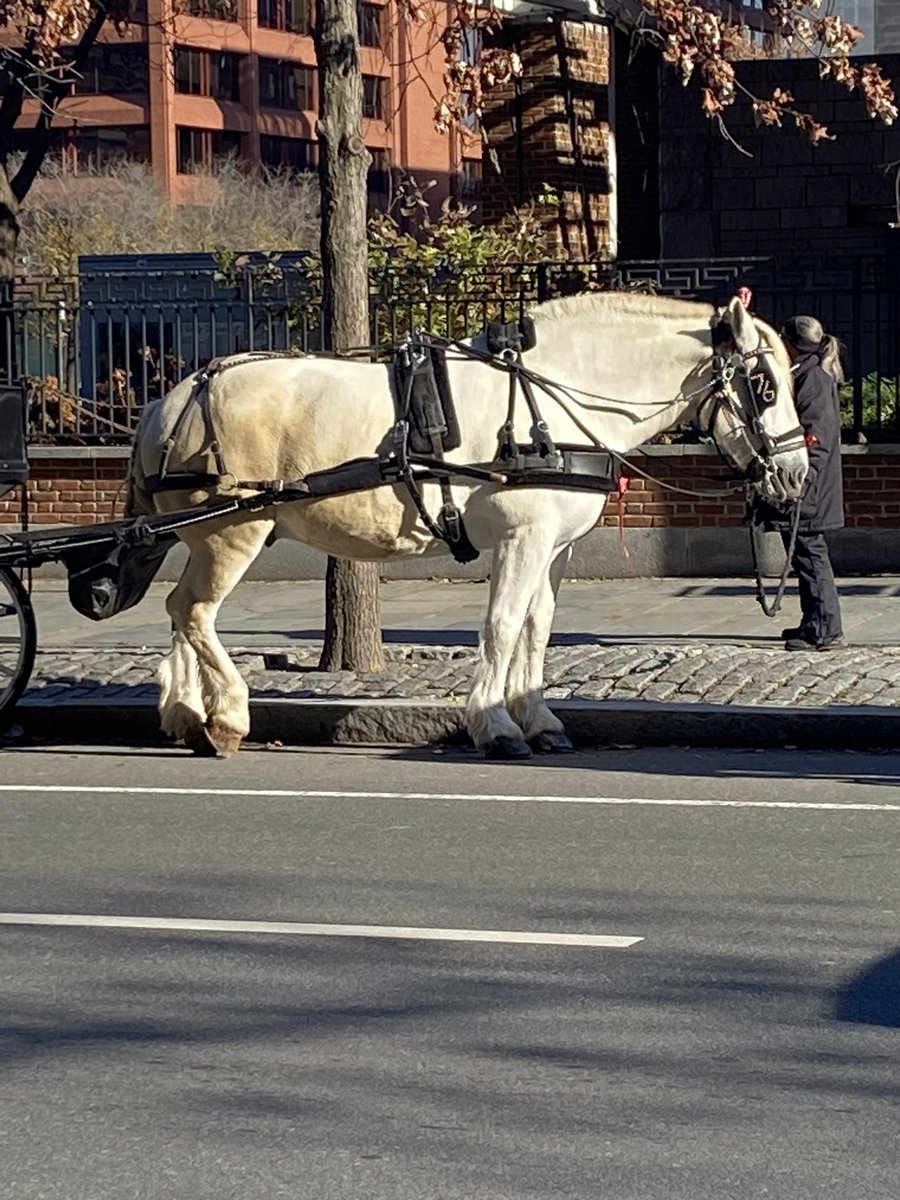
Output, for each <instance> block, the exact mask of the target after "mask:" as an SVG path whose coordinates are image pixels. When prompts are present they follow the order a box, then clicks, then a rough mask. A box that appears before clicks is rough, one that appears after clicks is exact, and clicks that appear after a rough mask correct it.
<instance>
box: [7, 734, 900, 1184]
mask: <svg viewBox="0 0 900 1200" xmlns="http://www.w3.org/2000/svg"><path fill="white" fill-rule="evenodd" d="M898 783H900V759H898V758H897V757H896V756H894V755H884V756H876V755H872V756H868V755H861V754H860V755H853V754H840V755H838V754H834V755H829V754H812V753H810V754H800V753H789V752H780V753H752V752H751V753H726V752H722V753H714V752H688V751H640V752H638V751H631V752H629V751H619V752H612V753H605V754H597V755H580V756H577V757H575V758H571V759H567V760H546V761H545V762H541V761H540V760H538V761H536V762H532V763H529V764H526V765H523V766H515V765H503V764H489V763H486V762H484V761H482V760H481V759H479V758H477V757H475V756H474V755H468V754H461V753H460V754H446V753H445V754H431V753H424V752H415V753H414V752H408V753H404V752H391V753H384V754H379V753H373V752H333V751H332V752H326V751H320V750H317V751H305V752H304V751H283V750H270V751H262V750H259V751H256V752H247V753H242V754H241V755H240V756H238V758H237V759H235V760H232V761H230V762H227V763H209V762H201V761H196V760H192V759H189V758H187V757H185V756H184V755H183V754H181V753H178V752H175V751H172V752H166V751H162V752H159V751H157V752H151V753H147V752H142V753H137V752H135V753H133V754H129V753H123V752H121V751H118V750H109V751H104V750H97V749H92V750H85V751H83V752H72V751H71V750H70V749H68V748H66V749H59V750H54V749H53V748H48V747H44V748H29V749H24V748H23V749H21V750H7V751H5V752H4V753H3V754H2V757H0V829H2V837H0V868H2V870H0V909H2V910H3V914H4V915H2V916H0V939H2V943H0V944H2V955H0V966H2V982H0V996H2V1008H0V1014H2V1015H0V1145H2V1147H3V1151H2V1154H0V1197H2V1200H13V1198H14V1200H280V1198H282V1197H285V1198H290V1200H301V1198H302V1200H414V1198H415V1200H462V1198H465V1200H550V1198H551V1197H552V1198H554V1200H555V1198H569V1197H573V1198H575V1197H577V1198H578V1200H598V1198H600V1197H602V1198H603V1200H680V1198H684V1200H726V1198H732V1197H733V1198H734V1200H749V1198H754V1197H767V1198H775V1200H822V1198H823V1197H828V1200H868V1198H870V1197H871V1198H872V1200H876V1198H877V1200H887V1198H890V1197H896V1196H898V1195H900V1176H898V1171H897V1166H896V1158H897V1154H896V1136H897V1128H898V1116H897V1114H898V1099H900V1076H898V1057H900V927H898V911H900V881H898V871H897V856H898V849H900V790H898ZM279 793H280V794H279ZM23 914H41V915H40V916H39V917H36V918H35V917H32V919H33V920H37V921H39V922H40V923H39V924H35V925H27V924H24V923H23V922H24V921H25V920H26V917H25V916H24V915H23ZM87 917H90V918H93V920H94V924H93V925H90V924H88V922H87V921H86V920H85V918H87ZM129 917H130V918H132V919H139V921H138V923H139V924H140V925H142V926H143V927H141V928H135V927H132V926H128V925H127V924H126V925H122V924H116V920H117V919H121V918H129ZM63 919H68V920H69V921H71V922H74V924H61V923H60V922H61V921H62V920H63ZM248 921H249V922H259V923H261V924H259V925H256V926H253V927H251V930H250V931H247V930H246V926H244V927H241V926H238V927H237V928H235V925H236V923H238V922H248ZM176 922H182V924H181V925H177V926H176V924H175V923H176ZM213 922H221V924H212V923H213ZM275 923H278V924H277V926H276V927H273V925H275ZM359 925H364V926H367V927H370V928H369V929H368V931H367V932H366V935H365V936H360V935H359V930H358V929H356V928H355V927H356V926H359ZM310 926H313V928H310ZM323 926H324V927H325V928H322V927H323ZM373 927H374V928H373ZM448 931H449V932H448ZM453 931H456V932H453ZM460 931H462V932H460ZM472 931H479V932H478V933H476V934H473V933H472ZM511 933H517V934H519V935H527V936H528V937H543V938H544V939H545V940H546V941H547V942H549V944H531V943H530V942H529V941H527V940H525V941H521V940H520V941H516V940H513V939H512V938H511V937H510V936H509V935H510V934H511ZM570 935H582V938H581V940H580V941H579V939H578V938H571V937H570ZM464 936H468V937H479V938H482V939H487V940H478V941H465V940H459V939H460V938H462V937H464ZM566 937H569V939H570V940H569V941H568V942H566V940H565V939H566ZM608 937H612V938H621V939H623V943H622V944H618V945H617V944H613V945H604V944H592V943H591V939H597V940H599V941H600V942H601V943H602V940H603V939H604V938H608ZM635 938H639V939H641V940H639V941H633V942H631V944H625V943H629V942H630V939H635Z"/></svg>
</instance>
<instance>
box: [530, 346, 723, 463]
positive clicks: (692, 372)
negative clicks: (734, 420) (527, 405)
mask: <svg viewBox="0 0 900 1200" xmlns="http://www.w3.org/2000/svg"><path fill="white" fill-rule="evenodd" d="M561 324H562V323H561ZM554 332H555V331H554V328H553V326H552V325H551V326H549V327H547V328H542V327H539V342H538V346H537V347H536V348H535V349H534V351H532V353H531V354H529V356H528V360H529V365H530V366H532V367H533V369H534V370H535V371H537V372H538V373H539V374H542V375H544V376H545V377H546V378H547V379H550V380H553V381H554V382H556V383H559V384H561V385H562V388H563V389H564V390H563V394H562V398H561V403H562V404H563V406H564V407H565V408H567V409H568V410H569V411H570V412H571V413H572V414H574V416H575V417H576V418H577V420H578V421H579V422H580V423H581V424H582V425H583V426H584V428H585V429H586V430H588V431H589V433H590V434H591V435H592V436H593V437H594V438H596V440H597V441H599V442H601V443H602V444H603V445H605V446H609V447H610V448H611V449H614V450H619V451H622V452H627V451H628V450H633V449H634V447H635V446H639V445H640V444H641V443H642V442H645V441H648V440H649V439H650V438H652V437H655V436H656V435H657V434H659V433H662V432H664V431H665V430H667V429H672V428H673V427H675V426H677V425H680V424H682V423H684V422H686V421H689V420H690V419H691V418H692V417H693V416H694V414H695V412H696V409H697V406H698V404H699V403H700V400H701V397H702V394H703V391H704V388H703V383H704V381H705V379H706V376H707V375H708V365H707V364H708V362H709V357H710V354H711V351H710V350H708V349H707V348H706V347H705V346H704V344H703V339H702V336H698V337H694V336H689V337H678V336H677V335H678V334H679V332H681V331H680V330H678V329H671V330H668V329H666V328H662V329H660V330H658V334H656V335H654V336H653V337H652V338H650V339H648V338H647V337H637V336H633V335H630V331H629V330H628V329H627V328H625V327H622V328H618V329H617V328H612V329H610V330H590V331H585V330H578V329H576V330H574V331H565V330H563V329H562V328H561V329H560V330H559V335H558V336H556V337H554ZM707 336H708V335H707ZM551 428H552V422H551Z"/></svg>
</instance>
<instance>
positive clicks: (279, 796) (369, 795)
mask: <svg viewBox="0 0 900 1200" xmlns="http://www.w3.org/2000/svg"><path fill="white" fill-rule="evenodd" d="M0 792H40V793H42V794H44V795H48V796H49V795H67V796H68V795H76V794H81V795H99V796H218V797H225V798H228V797H234V798H235V799H237V798H241V797H246V796H249V797H251V798H254V799H263V800H265V799H273V800H425V801H428V800H431V801H437V802H439V803H440V802H445V803H446V802H457V801H469V802H472V803H477V804H500V803H504V804H506V803H512V804H621V805H628V804H632V805H650V806H655V807H662V808H782V809H791V808H797V809H813V810H816V811H821V812H845V811H846V812H900V804H868V803H866V802H864V801H849V800H848V801H847V802H846V803H844V804H842V803H840V802H837V801H833V802H832V801H825V800H677V799H665V800H663V799H658V798H655V797H649V796H517V795H511V796H502V795H491V794H489V793H487V792H344V791H324V790H304V791H299V790H298V791H294V790H289V789H284V790H282V789H262V788H179V787H92V786H91V787H82V786H76V787H68V786H66V785H63V784H48V785H46V786H44V785H43V784H39V783H0Z"/></svg>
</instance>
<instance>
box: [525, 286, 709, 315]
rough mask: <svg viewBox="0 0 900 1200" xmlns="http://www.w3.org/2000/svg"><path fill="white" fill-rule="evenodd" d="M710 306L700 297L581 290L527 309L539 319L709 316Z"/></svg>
mask: <svg viewBox="0 0 900 1200" xmlns="http://www.w3.org/2000/svg"><path fill="white" fill-rule="evenodd" d="M712 312H713V306H712V305H711V304H706V303H704V302H703V301H700V300H681V299H679V298H678V297H676V296H655V295H651V294H649V293H646V292H582V293H580V294H579V295H577V296H564V297H562V299H559V300H546V301H545V302H544V303H543V304H538V305H537V306H536V307H535V308H533V309H531V310H530V313H531V316H533V317H535V318H536V319H537V320H539V321H558V320H560V319H561V318H563V317H589V316H590V317H599V316H601V315H602V316H603V318H604V319H605V320H608V319H610V318H615V317H617V316H622V317H633V316H641V317H674V316H682V317H710V316H711V315H712Z"/></svg>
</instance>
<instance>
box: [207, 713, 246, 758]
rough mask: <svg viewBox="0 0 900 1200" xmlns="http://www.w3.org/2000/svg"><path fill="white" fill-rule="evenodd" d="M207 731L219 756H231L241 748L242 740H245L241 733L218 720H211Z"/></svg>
mask: <svg viewBox="0 0 900 1200" xmlns="http://www.w3.org/2000/svg"><path fill="white" fill-rule="evenodd" d="M206 732H207V735H208V737H209V740H210V741H211V742H212V744H213V746H214V747H215V751H216V757H217V758H231V756H232V755H233V754H237V752H238V750H240V748H241V742H242V741H243V740H244V739H243V738H242V737H241V735H240V734H239V733H235V732H234V730H233V729H230V728H229V727H228V726H227V725H222V724H221V723H220V722H219V721H216V720H212V721H210V722H209V724H208V725H207V727H206Z"/></svg>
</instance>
